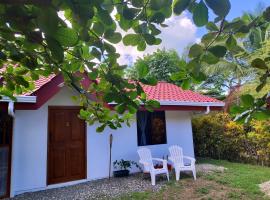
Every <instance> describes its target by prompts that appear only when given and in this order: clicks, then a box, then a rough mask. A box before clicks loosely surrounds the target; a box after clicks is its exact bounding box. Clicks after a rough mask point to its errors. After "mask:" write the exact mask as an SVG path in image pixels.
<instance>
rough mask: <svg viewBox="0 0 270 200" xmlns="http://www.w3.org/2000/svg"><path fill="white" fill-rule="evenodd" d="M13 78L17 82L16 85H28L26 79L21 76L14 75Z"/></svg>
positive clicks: (26, 86)
mask: <svg viewBox="0 0 270 200" xmlns="http://www.w3.org/2000/svg"><path fill="white" fill-rule="evenodd" d="M14 80H15V81H16V83H17V84H18V85H22V86H24V87H25V88H28V87H29V83H28V81H26V80H25V79H24V78H23V77H22V76H15V77H14Z"/></svg>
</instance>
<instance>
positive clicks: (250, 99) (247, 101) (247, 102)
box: [241, 94, 255, 108]
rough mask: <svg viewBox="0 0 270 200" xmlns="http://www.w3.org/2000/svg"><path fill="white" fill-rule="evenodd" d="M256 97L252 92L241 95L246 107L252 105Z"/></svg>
mask: <svg viewBox="0 0 270 200" xmlns="http://www.w3.org/2000/svg"><path fill="white" fill-rule="evenodd" d="M254 101H255V100H254V98H253V96H251V95H250V94H245V95H242V96H241V102H242V103H243V105H244V106H245V107H248V108H250V107H252V106H253V105H254Z"/></svg>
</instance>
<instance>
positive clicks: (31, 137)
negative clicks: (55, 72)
mask: <svg viewBox="0 0 270 200" xmlns="http://www.w3.org/2000/svg"><path fill="white" fill-rule="evenodd" d="M35 85H36V89H35V90H34V91H33V92H32V93H29V94H26V95H25V96H20V97H18V98H17V101H16V102H15V103H13V102H11V101H10V100H9V99H7V98H3V99H2V100H1V103H0V106H1V112H0V198H1V197H7V196H15V195H18V194H21V193H25V192H29V191H38V190H44V189H49V188H55V187H61V186H66V185H71V184H77V183H81V182H85V181H91V180H94V179H101V178H105V177H108V175H109V172H108V171H109V135H110V134H113V146H112V161H114V160H116V159H118V160H119V159H122V158H123V159H127V160H134V161H138V159H139V157H138V155H137V149H138V147H139V146H148V147H149V148H150V149H151V151H152V154H153V156H155V157H160V158H162V157H166V156H167V155H168V153H169V152H168V147H169V146H170V145H173V144H176V145H179V146H181V147H182V148H183V151H184V154H186V155H188V156H191V157H194V150H193V139H192V127H191V116H192V114H193V113H194V112H196V113H197V112H205V113H208V112H209V111H210V110H219V109H222V107H223V106H224V103H223V102H221V101H218V100H216V99H213V98H210V97H207V96H203V95H200V94H197V93H194V92H192V91H189V90H182V89H181V88H179V87H178V86H176V85H173V84H170V83H166V82H159V83H158V84H157V85H156V86H144V87H143V88H144V91H145V92H146V94H147V95H148V97H149V98H151V99H155V100H158V101H159V102H160V104H161V107H160V108H159V109H158V110H156V111H155V112H153V113H148V112H146V111H139V112H138V113H137V116H136V117H135V118H136V119H134V120H133V123H132V124H131V127H127V126H124V127H123V128H121V129H118V130H111V129H105V130H104V132H103V133H96V131H95V130H96V127H95V125H94V126H88V125H87V124H86V123H85V122H84V121H82V120H80V119H79V118H78V117H77V116H78V112H79V109H80V107H78V106H77V105H76V104H75V103H74V102H73V101H72V100H71V96H74V95H77V93H76V91H73V90H72V89H70V88H67V87H65V86H64V84H63V78H62V77H61V76H60V75H59V76H50V77H48V78H41V79H40V80H38V81H36V83H35ZM134 170H135V169H134Z"/></svg>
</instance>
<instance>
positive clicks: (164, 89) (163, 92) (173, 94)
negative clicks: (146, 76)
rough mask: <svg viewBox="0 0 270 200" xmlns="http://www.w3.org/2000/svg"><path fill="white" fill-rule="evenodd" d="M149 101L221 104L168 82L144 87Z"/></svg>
mask: <svg viewBox="0 0 270 200" xmlns="http://www.w3.org/2000/svg"><path fill="white" fill-rule="evenodd" d="M142 87H143V89H144V91H145V93H146V94H147V96H148V98H149V99H154V100H158V101H174V102H221V101H219V100H217V99H214V98H211V97H208V96H205V95H201V94H198V93H195V92H193V91H190V90H183V89H181V88H180V87H178V86H177V85H174V84H172V83H167V82H159V83H158V84H157V85H156V86H149V85H143V86H142Z"/></svg>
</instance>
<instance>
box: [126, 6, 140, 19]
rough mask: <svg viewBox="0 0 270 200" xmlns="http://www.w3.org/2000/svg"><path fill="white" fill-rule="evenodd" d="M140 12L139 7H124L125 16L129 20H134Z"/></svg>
mask: <svg viewBox="0 0 270 200" xmlns="http://www.w3.org/2000/svg"><path fill="white" fill-rule="evenodd" d="M138 12H139V9H136V8H124V10H123V16H124V18H125V19H127V20H132V19H134V18H135V17H136V15H137V14H138Z"/></svg>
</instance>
